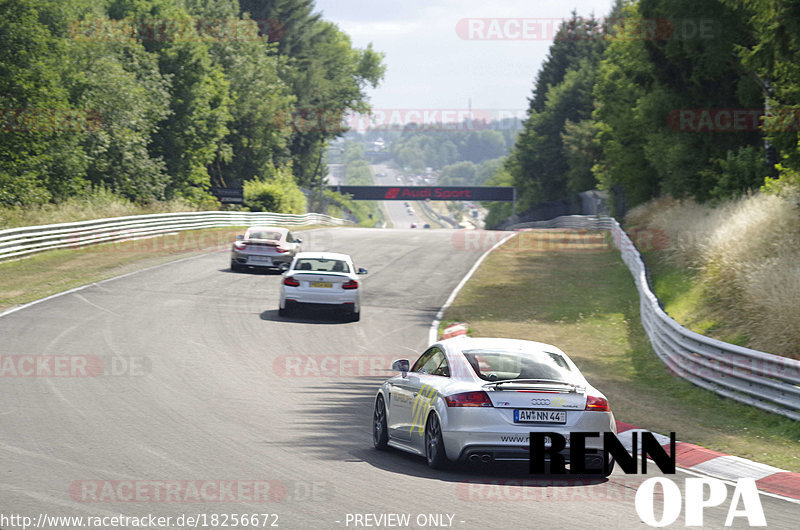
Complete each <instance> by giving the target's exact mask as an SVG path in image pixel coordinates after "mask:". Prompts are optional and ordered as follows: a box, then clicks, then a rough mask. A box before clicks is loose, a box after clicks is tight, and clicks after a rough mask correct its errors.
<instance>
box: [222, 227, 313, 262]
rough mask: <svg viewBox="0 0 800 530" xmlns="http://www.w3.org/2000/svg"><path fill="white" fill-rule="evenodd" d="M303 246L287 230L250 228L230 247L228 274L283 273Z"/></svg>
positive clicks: (300, 240) (298, 239)
mask: <svg viewBox="0 0 800 530" xmlns="http://www.w3.org/2000/svg"><path fill="white" fill-rule="evenodd" d="M302 242H303V240H302V239H300V238H298V237H294V236H293V235H292V233H291V232H290V231H289V230H288V229H286V228H280V227H274V226H251V227H250V228H248V229H247V231H246V232H245V233H244V235H243V236H237V237H236V242H234V243H233V247H232V248H231V270H232V271H236V272H238V271H243V270H245V269H247V268H248V267H258V268H269V269H283V270H285V269H287V268H288V267H289V264H290V263H291V262H292V260H293V259H294V257H295V255H296V254H297V253H298V252H300V251H301V250H302V247H301V246H300V243H302Z"/></svg>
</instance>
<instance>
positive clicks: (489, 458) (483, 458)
mask: <svg viewBox="0 0 800 530" xmlns="http://www.w3.org/2000/svg"><path fill="white" fill-rule="evenodd" d="M491 461H492V455H490V454H489V453H486V454H485V455H483V456H481V462H483V463H484V464H488V463H489V462H491Z"/></svg>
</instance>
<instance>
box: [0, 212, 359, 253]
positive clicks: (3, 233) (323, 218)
mask: <svg viewBox="0 0 800 530" xmlns="http://www.w3.org/2000/svg"><path fill="white" fill-rule="evenodd" d="M257 224H278V225H284V226H308V225H329V226H339V225H345V224H352V223H351V221H346V220H344V219H337V218H335V217H331V216H329V215H324V214H318V213H307V214H304V215H292V214H279V213H266V212H180V213H164V214H150V215H132V216H128V217H112V218H109V219H95V220H92V221H79V222H76V223H59V224H52V225H41V226H26V227H21V228H9V229H6V230H0V261H2V260H6V259H11V258H20V257H24V256H27V255H28V254H32V253H34V252H41V251H43V250H52V249H58V248H77V247H84V246H87V245H94V244H98V243H109V242H112V241H126V240H131V239H141V238H147V237H153V236H157V235H162V234H170V233H174V232H179V231H181V230H197V229H200V228H222V227H226V226H252V225H257Z"/></svg>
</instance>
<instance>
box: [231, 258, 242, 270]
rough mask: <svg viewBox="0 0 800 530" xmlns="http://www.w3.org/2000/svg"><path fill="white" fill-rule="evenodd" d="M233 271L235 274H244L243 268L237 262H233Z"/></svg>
mask: <svg viewBox="0 0 800 530" xmlns="http://www.w3.org/2000/svg"><path fill="white" fill-rule="evenodd" d="M231 270H232V271H233V272H242V266H241V265H239V264H238V263H236V262H235V261H231Z"/></svg>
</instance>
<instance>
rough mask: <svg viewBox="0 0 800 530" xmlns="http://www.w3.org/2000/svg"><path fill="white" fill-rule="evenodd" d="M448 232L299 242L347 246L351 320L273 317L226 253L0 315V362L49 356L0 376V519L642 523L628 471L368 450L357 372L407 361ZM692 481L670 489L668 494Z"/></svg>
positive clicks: (720, 517)
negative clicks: (445, 464) (546, 476)
mask: <svg viewBox="0 0 800 530" xmlns="http://www.w3.org/2000/svg"><path fill="white" fill-rule="evenodd" d="M453 234H454V232H453V231H449V230H425V231H423V230H419V229H417V230H410V229H406V230H377V229H373V230H370V229H330V230H318V231H314V232H311V233H306V235H305V237H304V239H305V248H306V249H307V250H312V249H314V250H332V251H341V252H347V253H350V254H352V256H353V257H354V260H355V263H356V266H360V267H366V268H367V269H368V270H369V275H368V276H366V277H365V279H364V280H363V284H362V285H363V291H362V306H363V307H362V319H361V321H360V322H357V323H348V322H344V321H342V320H338V319H337V315H335V314H329V313H323V312H315V313H314V314H309V315H303V316H299V317H294V318H280V317H278V315H277V301H278V288H279V282H280V276H278V275H275V274H264V273H233V272H231V271H230V270H229V269H228V264H229V260H228V254H227V252H215V253H212V254H206V255H203V256H199V257H195V258H191V259H186V260H182V261H178V262H174V263H170V264H167V265H165V266H161V267H157V268H154V269H150V270H146V271H142V272H140V273H137V274H133V275H130V276H127V277H124V278H119V279H115V280H112V281H108V282H104V283H101V284H97V285H93V286H90V287H88V288H86V289H83V290H80V291H77V292H74V293H70V294H67V295H64V296H60V297H56V298H53V299H50V300H47V301H44V302H42V303H39V304H35V305H32V306H29V307H26V308H23V309H21V310H19V311H16V312H13V313H10V314H8V315H6V316H3V317H2V318H0V344H2V345H1V346H0V354H2V355H3V356H6V357H8V356H22V357H12V359H16V361H14V362H17V361H19V362H18V366H23V364H22V362H21V361H20V359H23V358H28V356H31V357H39V356H44V357H43V358H44V359H46V362H43V363H42V365H41V366H38V365H37V368H36V371H37V373H36V374H35V375H33V376H18V377H14V376H13V375H9V374H8V373H6V375H5V376H4V377H3V378H2V379H1V380H0V381H1V386H0V512H2V513H3V514H6V515H9V514H21V515H27V516H31V517H33V518H34V520H35V519H36V518H38V516H39V515H40V514H44V513H46V514H48V515H49V516H52V515H63V516H90V515H96V516H113V515H117V514H124V515H127V516H135V517H140V516H145V515H147V514H154V515H157V516H165V517H166V516H171V517H173V523H172V525H171V526H172V527H174V528H184V527H187V526H190V525H188V524H184V525H179V524H175V522H174V521H175V519H174V518H176V517H178V516H180V515H182V514H185V515H192V516H197V515H198V514H206V515H205V517H206V522H207V523H208V524H210V523H211V517H212V514H220V517H222V516H223V514H234V513H235V514H264V513H269V514H277V525H278V526H279V527H281V528H355V527H362V528H363V527H366V525H367V524H369V525H370V526H373V527H375V526H379V525H380V526H382V527H404V526H403V525H402V524H401V523H402V522H403V520H402V519H394V518H387V517H389V515H390V514H400V515H403V516H405V515H408V517H409V523H408V527H412V528H420V527H435V526H436V524H439V525H441V526H447V525H449V526H451V527H454V528H464V529H477V528H487V527H488V528H587V529H588V528H600V527H603V528H643V527H646V525H645V524H643V523H642V522H641V521H640V519H639V517H638V516H637V514H636V511H635V509H634V495H635V492H636V488H637V486H638V485H639V484H640V483H641V482H642V481H643V480H644V478H646V477H643V476H640V475H624V474H622V473H621V472H619V470H617V471H615V473H614V475H612V477H611V478H610V480H609V481H605V480H596V481H594V482H592V483H590V484H588V485H587V484H585V483H582V481H580V480H571V481H563V482H562V483H561V484H560V485H558V486H543V485H542V484H541V483H537V482H536V481H534V480H532V479H531V477H530V476H529V475H527V474H526V470H525V469H524V467H523V468H519V467H497V468H489V469H484V468H481V467H473V466H462V467H458V468H456V469H455V470H451V471H446V472H434V471H431V470H429V469H428V468H427V466H426V465H425V463H424V461H423V459H421V458H419V457H414V456H411V455H406V454H403V453H400V452H397V451H393V450H390V451H387V452H379V451H376V450H375V449H373V447H372V441H371V431H370V428H371V426H370V420H371V411H372V401H373V396H374V393H375V389H376V388H377V385H378V382H379V381H380V380H381V379H382V378H384V377H386V376H388V375H389V374H390V372H389V371H388V370H386V372H385V375H383V376H381V375H374V374H375V366H373V364H372V362H373V360H375V359H377V360H375V362H376V363H377V365H376V366H380V367H386V368H388V366H389V364H390V361H391V359H392V358H401V357H408V358H412V359H414V358H415V352H420V351H421V350H422V349H424V348H425V346H426V345H427V344H426V343H427V337H428V328H429V326H430V323H431V321H432V319H433V317H434V315H435V313H436V311H437V310H438V309H439V308H440V307H441V305H442V304H443V303H444V301H445V300H446V299H447V297H448V295H449V293H450V292H451V291H452V289H453V288H454V287H455V286H456V284H457V283H458V282H459V281H460V280H461V278H462V277H463V276H464V274H465V273H466V272H467V271H468V270H469V269H470V267H471V266H472V265H473V263H474V262H475V260H476V259H477V258H478V257H479V256H480V254H481V253H482V252H483V250H472V251H466V250H462V249H459V248H457V247H458V245H454V244H453V243H452V242H451V241H452V240H453ZM531 338H532V339H533V338H534V337H531ZM48 363H50V364H48ZM59 363H61V364H59ZM64 363H66V366H67V368H65V366H64ZM98 363H99V364H98ZM28 368H30V366H28ZM48 370H50V371H48ZM102 370H105V371H107V372H110V373H107V374H105V375H102V374H100V373H99V371H102ZM51 372H52V373H51ZM56 373H59V374H67V375H66V376H61V375H55V374H56ZM86 375H89V376H86ZM91 375H96V376H94V377H92V376H91ZM612 406H613V404H612ZM618 419H620V420H624V419H625V418H618ZM651 467H652V468H655V466H651ZM656 471H657V469H656ZM689 476H690V475H687V474H685V473H682V472H680V471H679V472H678V474H677V475H675V476H673V477H672V478H673V479H674V480H675V481H676V482H677V483H678V484H679V485H681V488H682V487H683V481H684V479H685V478H686V477H689ZM583 482H586V481H583ZM732 491H733V488H732V487H730V486H729V487H728V501H726V502H725V503H723V505H722V506H721V507H718V508H713V509H707V510H706V512H705V516H706V519H705V523H706V527H707V528H721V527H723V523H724V520H725V515H726V514H727V510H728V503H729V501H730V498H731V493H732ZM761 502H762V505H763V508H764V512H765V515H766V519H767V523H768V525H769V526H770V527H772V528H793V527H795V525H796V523H797V515H798V513H800V510H798V505H797V504H792V503H789V502H786V501H784V500H781V499H776V498H774V497H769V496H763V495H762V496H761ZM658 509H659V510H660V506H659V507H658ZM657 513H660V512H657ZM366 514H372V515H370V516H367V515H366ZM373 515H374V517H375V518H372V516H373ZM380 517H383V518H382V519H377V518H380ZM392 517H394V516H392ZM451 517H452V519H451ZM218 521H219V523H218V524H217V525H216V527H221V526H222V524H221V521H222V520H221V519H218ZM275 521H276V520H275V518H273V517H270V518H269V519H268V520H267V525H266V526H271V525H272V524H273V523H274V522H275ZM359 521H360V523H361V524H358V525H357V523H358V522H359ZM736 521H737V522H736V524H735V525H734V527H739V528H741V527H746V526H747V525H746V524H745V520H744V519H742V518H738V519H736ZM262 522H263V520H259V524H258V525H257V527H263V526H264V525H263V524H262ZM379 523H380V524H379ZM395 523H398V524H395ZM64 526H69V525H64ZM198 526H199V527H202V522H201V524H200V525H198ZM245 526H248V525H243V524H238V525H235V524H232V522H231V521H230V520H229V521H228V527H245ZM249 526H250V527H253V526H256V525H249ZM675 526H676V527H683V515H682V516H681V518H679V519H678V521H677V522H676V525H675ZM75 527H77V526H75ZM207 527H208V526H207ZM4 528H14V526H7V527H6V526H4ZM107 528H108V527H107Z"/></svg>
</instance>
